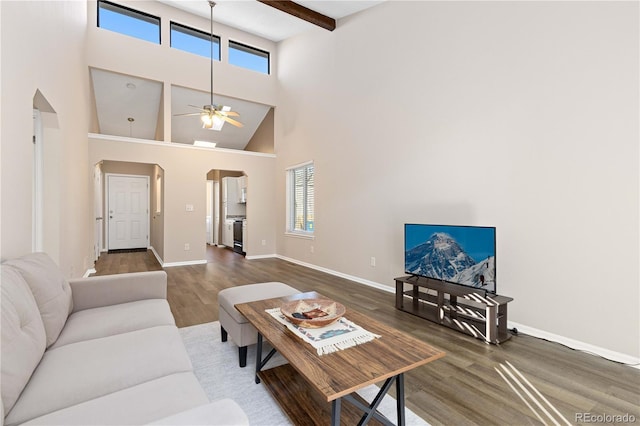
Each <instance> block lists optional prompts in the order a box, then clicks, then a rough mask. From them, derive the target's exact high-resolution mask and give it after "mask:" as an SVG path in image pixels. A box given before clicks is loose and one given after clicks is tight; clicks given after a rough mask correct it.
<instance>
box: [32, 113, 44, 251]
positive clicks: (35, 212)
mask: <svg viewBox="0 0 640 426" xmlns="http://www.w3.org/2000/svg"><path fill="white" fill-rule="evenodd" d="M42 139H43V132H42V116H41V115H40V110H38V109H35V108H34V109H33V208H32V218H31V220H32V225H31V229H32V241H31V248H32V251H34V252H38V251H43V234H44V195H43V194H44V190H43V186H44V178H43V174H44V146H43V140H42Z"/></svg>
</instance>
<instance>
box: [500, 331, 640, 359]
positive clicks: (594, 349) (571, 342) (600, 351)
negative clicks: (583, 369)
mask: <svg viewBox="0 0 640 426" xmlns="http://www.w3.org/2000/svg"><path fill="white" fill-rule="evenodd" d="M507 326H508V328H509V329H512V328H514V327H515V328H517V329H518V334H519V333H523V334H527V335H529V336H532V337H537V338H540V339H545V340H549V341H551V342H555V343H560V344H562V345H565V346H568V347H569V348H571V349H575V350H578V351H583V352H587V353H592V354H595V355H598V356H601V357H603V358H606V359H609V360H612V361H616V362H620V363H623V364H627V365H628V366H629V367H633V368H636V369H640V365H633V364H640V358H638V357H634V356H631V355H627V354H623V353H620V352H615V351H612V350H610V349H606V348H601V347H599V346H595V345H592V344H590V343H584V342H581V341H579V340H575V339H571V338H569V337H565V336H560V335H558V334H553V333H549V332H548V331H544V330H540V329H537V328H534V327H529V326H527V325H524V324H520V323H517V322H513V321H507Z"/></svg>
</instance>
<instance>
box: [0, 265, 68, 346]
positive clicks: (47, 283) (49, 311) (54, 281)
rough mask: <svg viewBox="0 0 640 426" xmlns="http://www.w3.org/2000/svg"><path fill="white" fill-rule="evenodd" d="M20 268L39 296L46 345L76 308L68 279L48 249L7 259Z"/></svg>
mask: <svg viewBox="0 0 640 426" xmlns="http://www.w3.org/2000/svg"><path fill="white" fill-rule="evenodd" d="M6 264H7V265H10V266H12V267H14V268H16V269H17V270H18V271H20V274H22V276H23V277H24V279H25V281H26V282H27V284H29V287H30V288H31V292H32V293H33V296H34V297H35V299H36V303H37V304H38V309H40V315H41V316H42V322H43V323H44V329H45V331H46V333H47V347H49V346H50V345H51V344H53V342H55V341H56V339H57V338H58V335H60V331H61V330H62V327H64V323H65V321H66V320H67V317H68V316H69V313H70V312H71V310H72V309H73V302H72V298H71V288H70V287H69V282H68V281H67V280H66V279H65V277H64V275H62V272H61V271H60V269H59V268H58V266H57V265H56V264H55V262H54V261H53V260H51V258H50V257H49V256H48V255H47V254H45V253H32V254H28V255H26V256H23V257H20V258H17V259H13V260H9V261H7V262H6Z"/></svg>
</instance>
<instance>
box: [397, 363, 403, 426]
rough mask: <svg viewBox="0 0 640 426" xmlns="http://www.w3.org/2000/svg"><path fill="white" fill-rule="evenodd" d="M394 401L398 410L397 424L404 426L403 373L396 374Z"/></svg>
mask: <svg viewBox="0 0 640 426" xmlns="http://www.w3.org/2000/svg"><path fill="white" fill-rule="evenodd" d="M396 402H397V410H398V426H405V424H404V422H405V419H404V373H400V374H398V375H397V376H396Z"/></svg>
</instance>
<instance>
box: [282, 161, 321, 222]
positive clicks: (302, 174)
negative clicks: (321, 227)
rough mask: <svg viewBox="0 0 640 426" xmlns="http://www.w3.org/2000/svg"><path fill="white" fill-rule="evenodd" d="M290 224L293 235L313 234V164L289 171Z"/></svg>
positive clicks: (288, 209) (288, 207)
mask: <svg viewBox="0 0 640 426" xmlns="http://www.w3.org/2000/svg"><path fill="white" fill-rule="evenodd" d="M287 193H288V197H287V199H288V203H287V204H288V206H287V211H288V215H289V217H288V221H287V222H288V224H287V231H288V232H292V233H301V234H313V231H314V230H315V225H314V204H315V197H314V169H313V163H306V164H304V165H301V166H296V167H292V168H290V169H288V170H287Z"/></svg>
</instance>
